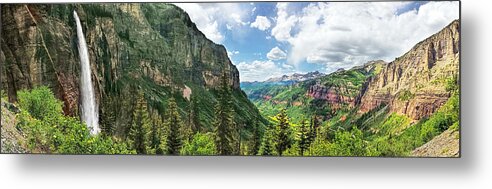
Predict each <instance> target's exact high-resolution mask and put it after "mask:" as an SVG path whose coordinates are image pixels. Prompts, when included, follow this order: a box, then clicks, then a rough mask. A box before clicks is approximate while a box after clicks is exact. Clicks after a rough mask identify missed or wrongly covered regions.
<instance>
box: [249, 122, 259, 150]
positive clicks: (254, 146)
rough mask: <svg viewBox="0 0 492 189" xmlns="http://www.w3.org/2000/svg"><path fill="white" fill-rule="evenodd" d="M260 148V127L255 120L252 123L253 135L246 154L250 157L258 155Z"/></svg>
mask: <svg viewBox="0 0 492 189" xmlns="http://www.w3.org/2000/svg"><path fill="white" fill-rule="evenodd" d="M260 146H261V138H260V126H259V125H258V121H257V120H255V121H254V122H253V133H252V137H251V139H250V144H249V152H248V154H250V155H256V154H258V151H259V150H260Z"/></svg>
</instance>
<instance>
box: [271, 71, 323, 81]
mask: <svg viewBox="0 0 492 189" xmlns="http://www.w3.org/2000/svg"><path fill="white" fill-rule="evenodd" d="M325 75H326V74H324V73H321V72H319V71H313V72H308V73H306V74H302V73H294V74H292V75H283V76H280V77H272V78H270V79H267V80H266V81H265V82H285V81H294V82H299V81H305V80H309V79H316V78H318V77H321V76H325Z"/></svg>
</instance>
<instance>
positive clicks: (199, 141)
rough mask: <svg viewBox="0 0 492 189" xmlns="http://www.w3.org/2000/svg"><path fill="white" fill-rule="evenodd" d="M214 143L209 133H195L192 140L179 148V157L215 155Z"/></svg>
mask: <svg viewBox="0 0 492 189" xmlns="http://www.w3.org/2000/svg"><path fill="white" fill-rule="evenodd" d="M215 154H217V152H216V148H215V142H214V139H213V137H212V135H211V133H207V134H202V133H196V134H195V135H194V136H193V139H192V140H191V141H189V142H186V143H185V144H184V146H183V148H181V155H215Z"/></svg>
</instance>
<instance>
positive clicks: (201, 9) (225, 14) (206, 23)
mask: <svg viewBox="0 0 492 189" xmlns="http://www.w3.org/2000/svg"><path fill="white" fill-rule="evenodd" d="M174 4H175V5H176V6H178V7H180V8H182V9H183V10H184V11H186V12H187V13H188V15H189V16H190V18H191V20H192V21H193V22H194V23H195V24H196V26H197V27H198V29H199V30H200V31H201V32H203V34H205V36H206V37H207V38H209V39H210V40H212V41H213V42H215V43H222V42H223V41H224V39H225V36H224V34H223V33H222V32H221V28H222V27H225V28H227V29H228V30H234V29H238V31H241V30H239V28H240V27H242V26H245V25H247V24H248V22H245V21H244V20H247V19H249V18H248V16H249V11H248V10H247V9H245V8H242V7H241V5H242V4H239V3H174Z"/></svg>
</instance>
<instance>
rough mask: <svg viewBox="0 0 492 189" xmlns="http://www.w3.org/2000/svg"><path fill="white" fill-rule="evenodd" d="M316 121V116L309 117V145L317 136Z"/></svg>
mask: <svg viewBox="0 0 492 189" xmlns="http://www.w3.org/2000/svg"><path fill="white" fill-rule="evenodd" d="M318 126H319V124H318V121H317V119H316V115H313V117H311V123H310V125H309V143H310V144H311V143H312V142H314V140H315V139H316V136H317V135H318Z"/></svg>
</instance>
